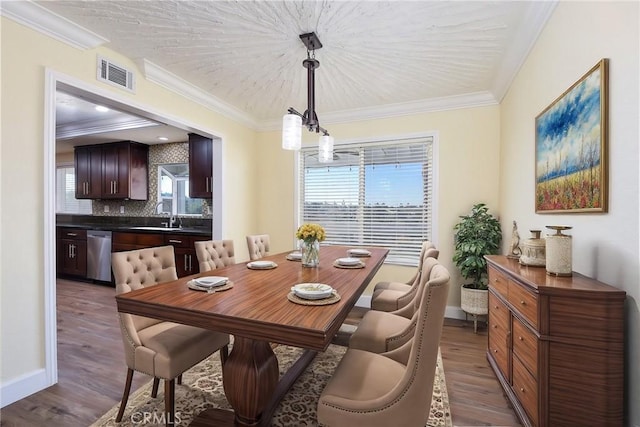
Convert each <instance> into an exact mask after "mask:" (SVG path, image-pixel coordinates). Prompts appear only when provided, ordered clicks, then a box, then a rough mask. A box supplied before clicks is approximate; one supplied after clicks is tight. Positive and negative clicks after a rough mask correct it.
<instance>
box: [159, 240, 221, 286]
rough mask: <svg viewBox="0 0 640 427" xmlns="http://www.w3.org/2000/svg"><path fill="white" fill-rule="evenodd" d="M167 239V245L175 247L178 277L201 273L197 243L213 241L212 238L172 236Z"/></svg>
mask: <svg viewBox="0 0 640 427" xmlns="http://www.w3.org/2000/svg"><path fill="white" fill-rule="evenodd" d="M165 238H166V240H165V244H167V245H172V246H173V250H174V252H175V257H176V270H177V273H178V277H184V276H188V275H190V274H196V273H199V272H200V267H199V264H198V258H197V256H196V248H195V242H198V241H203V240H211V237H207V236H187V235H184V234H171V235H167V236H165Z"/></svg>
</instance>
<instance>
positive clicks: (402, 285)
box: [373, 240, 438, 291]
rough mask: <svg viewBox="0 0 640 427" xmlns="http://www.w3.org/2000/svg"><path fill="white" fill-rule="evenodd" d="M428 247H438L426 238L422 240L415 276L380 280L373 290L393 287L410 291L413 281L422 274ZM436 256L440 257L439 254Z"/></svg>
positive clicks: (397, 289)
mask: <svg viewBox="0 0 640 427" xmlns="http://www.w3.org/2000/svg"><path fill="white" fill-rule="evenodd" d="M427 249H436V246H435V245H434V244H433V243H432V242H430V241H429V240H425V241H423V242H422V246H421V247H420V258H419V259H418V268H417V269H416V272H415V274H414V275H413V277H412V278H411V279H410V280H409V281H407V282H378V283H376V285H375V286H374V288H373V290H374V291H377V290H382V289H393V290H396V291H408V290H409V288H410V287H411V286H412V285H413V283H414V282H415V281H416V280H417V279H418V276H419V275H420V269H421V268H422V260H423V259H424V253H425V251H426V250H427ZM434 258H438V257H437V256H436V257H434Z"/></svg>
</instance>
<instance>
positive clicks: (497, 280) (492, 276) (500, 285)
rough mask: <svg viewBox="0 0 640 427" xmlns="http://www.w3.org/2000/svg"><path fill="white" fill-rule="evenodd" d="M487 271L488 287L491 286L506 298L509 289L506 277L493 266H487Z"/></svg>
mask: <svg viewBox="0 0 640 427" xmlns="http://www.w3.org/2000/svg"><path fill="white" fill-rule="evenodd" d="M488 271H489V287H491V288H493V289H494V290H495V291H496V292H497V293H499V294H500V295H502V297H504V298H505V299H506V298H507V294H508V289H509V288H508V281H507V278H506V277H505V276H504V275H503V274H502V273H500V272H499V271H498V270H497V269H495V268H493V267H489V269H488Z"/></svg>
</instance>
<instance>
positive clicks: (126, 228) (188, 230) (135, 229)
mask: <svg viewBox="0 0 640 427" xmlns="http://www.w3.org/2000/svg"><path fill="white" fill-rule="evenodd" d="M56 226H57V227H65V228H80V229H84V230H101V231H120V232H131V233H150V234H157V233H174V234H193V235H196V236H210V235H211V229H206V228H201V227H177V228H176V227H174V228H168V227H161V226H157V227H156V226H135V225H108V224H74V223H65V224H56Z"/></svg>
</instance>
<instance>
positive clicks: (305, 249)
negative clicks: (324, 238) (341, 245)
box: [301, 240, 320, 267]
mask: <svg viewBox="0 0 640 427" xmlns="http://www.w3.org/2000/svg"><path fill="white" fill-rule="evenodd" d="M301 250H302V266H303V267H317V266H318V264H320V242H319V241H318V240H311V241H303V242H302V248H301Z"/></svg>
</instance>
